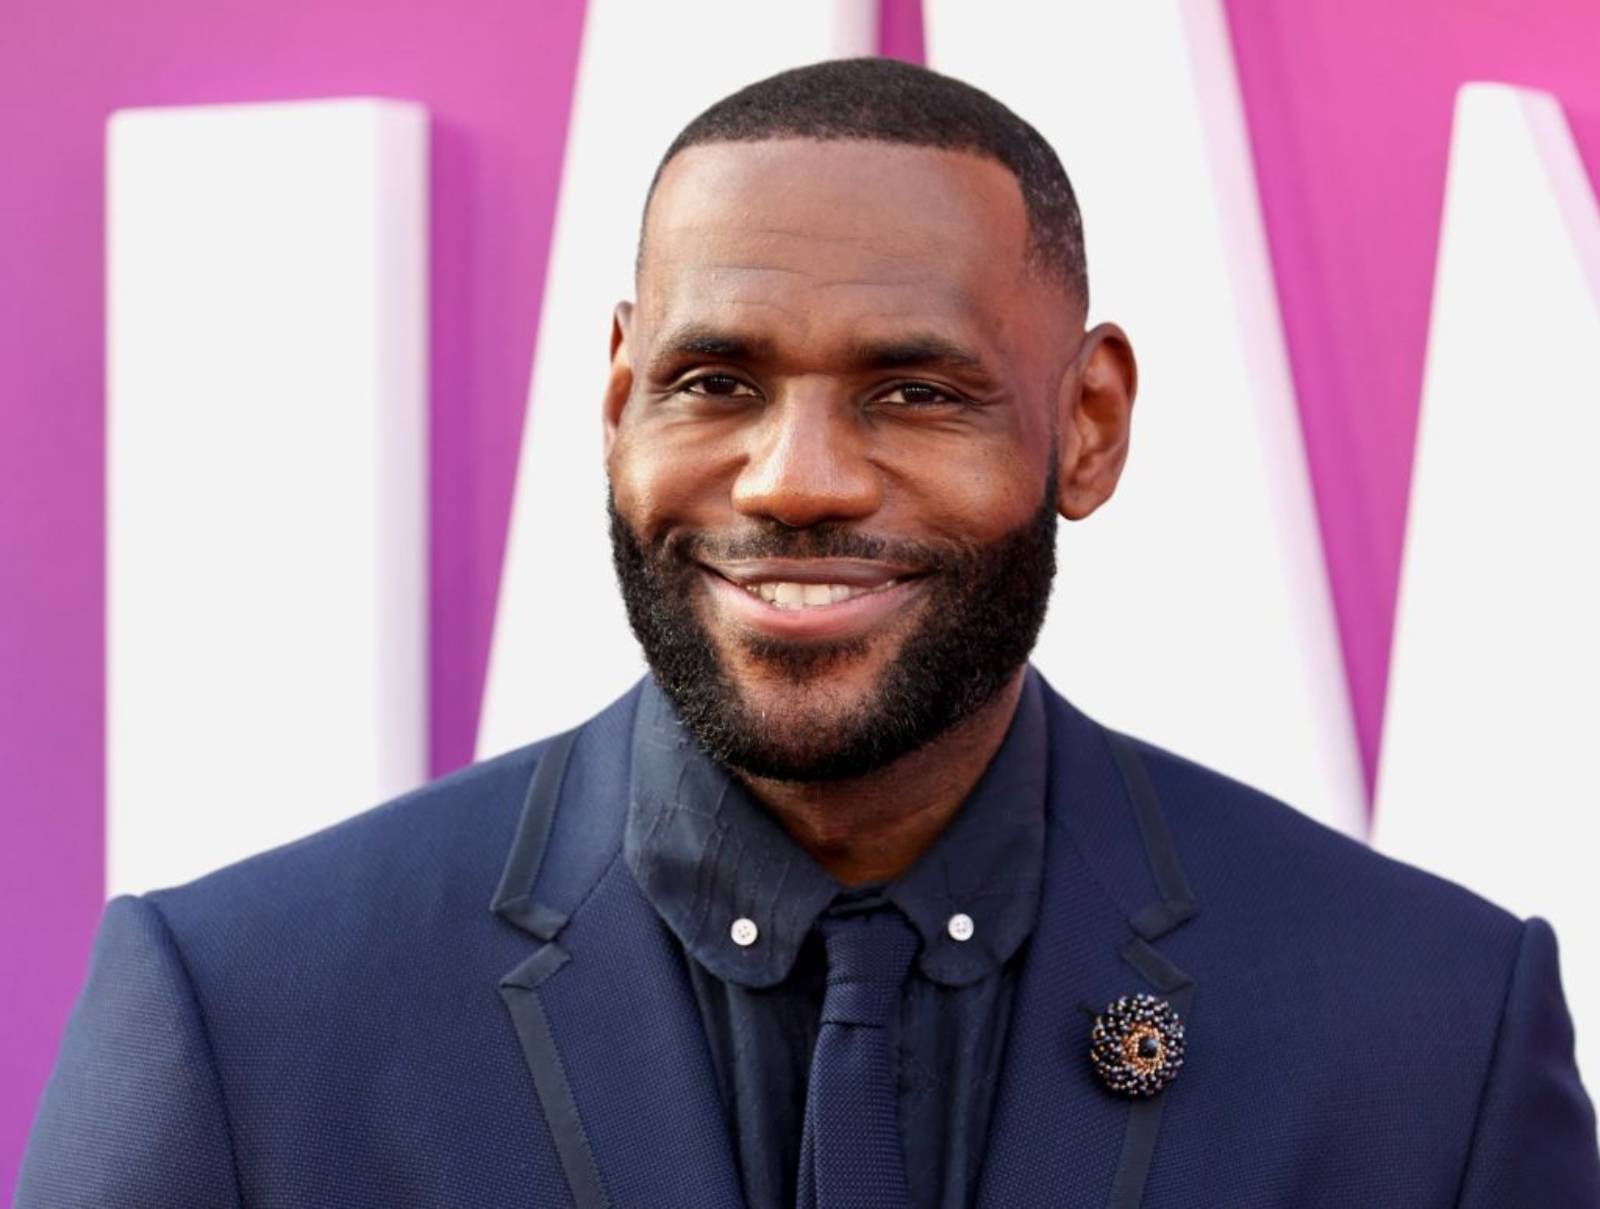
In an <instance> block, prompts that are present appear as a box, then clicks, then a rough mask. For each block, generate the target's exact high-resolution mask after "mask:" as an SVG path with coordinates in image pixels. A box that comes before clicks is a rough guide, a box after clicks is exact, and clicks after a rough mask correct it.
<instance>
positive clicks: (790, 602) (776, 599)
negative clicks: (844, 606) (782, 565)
mask: <svg viewBox="0 0 1600 1209" xmlns="http://www.w3.org/2000/svg"><path fill="white" fill-rule="evenodd" d="M899 582H900V581H899V580H897V579H888V580H885V581H884V582H883V583H882V584H880V585H878V586H877V587H875V588H862V587H857V586H855V585H854V584H819V583H799V582H797V581H795V580H770V579H768V580H762V581H760V582H758V583H747V584H741V585H739V586H740V587H742V588H743V589H744V590H745V591H746V592H749V593H750V594H751V595H752V596H759V597H760V598H761V599H762V600H764V601H766V602H767V603H768V604H770V605H773V606H775V607H776V608H779V609H817V608H824V607H826V606H828V605H835V604H839V603H841V602H842V601H846V600H854V599H856V597H858V596H871V595H872V594H873V593H874V592H886V591H888V590H889V589H890V588H892V587H894V586H895V584H897V583H899Z"/></svg>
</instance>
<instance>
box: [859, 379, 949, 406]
mask: <svg viewBox="0 0 1600 1209" xmlns="http://www.w3.org/2000/svg"><path fill="white" fill-rule="evenodd" d="M875 401H876V402H879V403H898V404H899V405H901V406H902V407H939V406H942V405H945V404H955V405H958V406H959V405H962V404H964V403H965V402H966V400H965V399H963V398H961V396H959V395H957V394H955V393H954V392H953V391H948V390H945V389H944V388H943V387H941V386H934V385H932V384H931V383H928V382H901V383H898V384H896V385H894V386H892V387H890V388H889V389H888V390H886V391H884V392H883V393H882V394H881V395H879V396H877V399H876V400H875Z"/></svg>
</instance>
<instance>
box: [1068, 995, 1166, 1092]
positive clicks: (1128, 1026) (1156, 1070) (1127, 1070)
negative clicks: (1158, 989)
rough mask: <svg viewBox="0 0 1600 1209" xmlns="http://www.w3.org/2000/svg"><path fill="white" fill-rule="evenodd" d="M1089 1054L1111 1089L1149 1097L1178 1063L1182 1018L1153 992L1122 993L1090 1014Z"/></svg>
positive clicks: (1159, 1087) (1162, 1085)
mask: <svg viewBox="0 0 1600 1209" xmlns="http://www.w3.org/2000/svg"><path fill="white" fill-rule="evenodd" d="M1089 1036H1090V1047H1089V1058H1090V1060H1091V1061H1092V1062H1093V1063H1094V1068H1095V1070H1096V1071H1098V1072H1099V1074H1100V1077H1101V1078H1102V1079H1104V1080H1105V1084H1106V1086H1107V1087H1109V1088H1110V1089H1111V1090H1112V1091H1114V1092H1117V1093H1118V1094H1120V1095H1124V1096H1135V1097H1143V1096H1153V1095H1155V1094H1156V1093H1157V1092H1158V1091H1160V1090H1161V1089H1162V1088H1164V1087H1165V1086H1166V1085H1167V1084H1168V1083H1171V1082H1172V1080H1173V1079H1174V1078H1175V1077H1176V1076H1177V1074H1178V1070H1179V1068H1180V1067H1182V1066H1183V1022H1182V1021H1181V1020H1179V1019H1178V1013H1177V1012H1175V1011H1173V1010H1172V1005H1171V1004H1169V1003H1168V1002H1167V1001H1166V1000H1164V999H1157V998H1156V997H1155V996H1154V995H1124V996H1122V998H1120V999H1118V1000H1117V1001H1116V1002H1115V1003H1112V1004H1110V1005H1108V1006H1107V1007H1106V1010H1105V1011H1103V1012H1101V1013H1100V1015H1098V1016H1097V1017H1095V1022H1094V1031H1093V1032H1092V1033H1090V1035H1089Z"/></svg>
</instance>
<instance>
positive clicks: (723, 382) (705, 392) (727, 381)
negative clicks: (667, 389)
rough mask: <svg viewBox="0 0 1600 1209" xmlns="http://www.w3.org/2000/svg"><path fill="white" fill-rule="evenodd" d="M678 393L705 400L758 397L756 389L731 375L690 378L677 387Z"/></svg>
mask: <svg viewBox="0 0 1600 1209" xmlns="http://www.w3.org/2000/svg"><path fill="white" fill-rule="evenodd" d="M678 392H679V393H680V394H685V395H699V396H700V397H701V398H706V399H754V398H757V397H759V396H758V393H757V391H756V389H755V388H754V387H753V386H751V385H750V384H749V383H748V382H744V381H742V380H741V379H739V378H735V377H734V376H733V375H732V374H702V375H700V377H698V378H690V379H689V380H688V381H687V382H685V383H683V384H682V385H681V386H679V387H678Z"/></svg>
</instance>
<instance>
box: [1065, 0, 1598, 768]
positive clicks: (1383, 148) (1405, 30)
mask: <svg viewBox="0 0 1600 1209" xmlns="http://www.w3.org/2000/svg"><path fill="white" fill-rule="evenodd" d="M1227 11H1228V17H1229V24H1230V26H1231V32H1232V38H1233V45H1234V56H1235V59H1236V62H1237V65H1238V71H1239V77H1240V83H1241V86H1242V88H1243V93H1244V100H1245V108H1246V113H1247V120H1248V123H1249V127H1250V136H1251V144H1252V147H1253V149H1254V153H1255V160H1256V175H1257V180H1258V183H1259V188H1260V190H1261V201H1262V207H1263V209H1264V211H1265V215H1266V226H1267V236H1268V241H1269V243H1270V245H1271V249H1272V260H1273V267H1274V271H1275V274H1276V277H1277V286H1278V298H1279V305H1280V307H1281V309H1282V313H1283V322H1284V330H1285V334H1286V336H1287V339H1288V344H1289V356H1290V362H1291V365H1292V368H1293V372H1294V382H1295V390H1296V393H1297V395H1298V397H1299V403H1300V416H1301V423H1302V426H1303V429H1304V432H1305V438H1306V447H1307V452H1308V455H1309V459H1310V465H1311V477H1312V485H1313V488H1314V491H1315V495H1316V501H1317V509H1318V513H1319V516H1320V520H1321V525H1322V539H1323V546H1324V553H1325V555H1326V557H1327V559H1328V567H1329V573H1330V574H1329V578H1330V580H1331V582H1332V585H1333V594H1334V604H1335V607H1336V609H1337V612H1338V619H1339V631H1340V638H1341V641H1342V643H1343V646H1344V656H1345V670H1346V675H1347V676H1348V679H1349V686H1350V696H1351V702H1352V705H1353V708H1354V711H1355V718H1356V727H1357V733H1358V735H1359V736H1360V740H1361V746H1362V755H1363V758H1364V760H1365V763H1366V769H1367V776H1368V784H1369V786H1370V785H1371V782H1372V774H1373V770H1374V768H1375V767H1376V763H1377V757H1378V748H1379V743H1380V739H1381V735H1382V727H1383V703H1384V693H1385V689H1386V686H1387V683H1388V675H1389V645H1390V638H1391V634H1392V630H1393V626H1394V607H1395V593H1396V589H1397V587H1398V584H1399V575H1400V552H1401V544H1402V542H1403V540H1404V536H1405V517H1406V500H1407V492H1408V489H1409V486H1410V480H1411V462H1412V443H1413V440H1414V437H1415V434H1416V424H1417V409H1418V404H1419V402H1420V399H1421V391H1422V370H1423V359H1424V355H1425V352H1426V347H1427V332H1428V315H1429V308H1430V304H1431V300H1432V295H1433V268H1434V258H1435V256H1436V254H1437V250H1438V233H1439V218H1440V212H1441V209H1442V207H1443V203H1444V177H1445V162H1446V157H1447V155H1448V151H1449V138H1450V122H1451V113H1452V106H1453V104H1454V99H1455V92H1456V89H1457V87H1459V86H1460V85H1461V84H1462V83H1465V82H1466V81H1469V80H1493V81H1499V82H1504V83H1511V84H1524V85H1528V86H1531V87H1536V88H1543V89H1546V90H1548V91H1551V92H1554V93H1555V94H1556V95H1557V96H1558V97H1560V98H1561V100H1562V102H1563V104H1564V105H1565V107H1566V110H1567V117H1568V120H1569V121H1570V122H1571V123H1572V125H1573V130H1574V134H1575V135H1576V137H1577V141H1578V145H1579V148H1580V150H1581V152H1582V153H1583V155H1584V158H1585V161H1586V162H1587V164H1588V166H1589V170H1590V176H1591V178H1595V177H1596V171H1595V168H1596V165H1597V164H1600V120H1597V118H1600V52H1597V51H1596V49H1595V48H1596V47H1600V5H1597V4H1595V3H1593V0H1403V2H1398V3H1397V2H1396V0H1227ZM1091 238H1092V233H1091ZM1507 402H1508V404H1509V405H1510V406H1511V407H1513V408H1516V407H1525V408H1527V409H1530V411H1536V410H1537V408H1538V405H1539V401H1538V400H1537V399H1527V400H1515V401H1513V400H1508V401H1507ZM1513 423H1515V421H1513ZM1508 438H1511V439H1512V440H1514V439H1515V437H1514V435H1513V432H1512V430H1511V429H1510V428H1508ZM1510 456H1515V455H1514V454H1513V455H1510ZM1484 469H1485V506H1486V507H1488V506H1492V468H1491V467H1485V468H1484Z"/></svg>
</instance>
